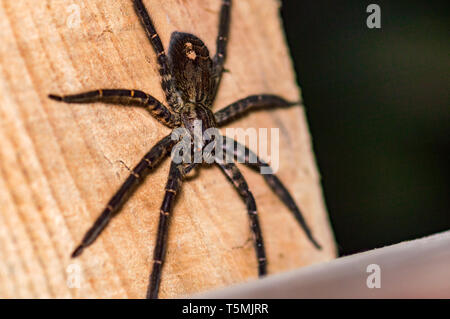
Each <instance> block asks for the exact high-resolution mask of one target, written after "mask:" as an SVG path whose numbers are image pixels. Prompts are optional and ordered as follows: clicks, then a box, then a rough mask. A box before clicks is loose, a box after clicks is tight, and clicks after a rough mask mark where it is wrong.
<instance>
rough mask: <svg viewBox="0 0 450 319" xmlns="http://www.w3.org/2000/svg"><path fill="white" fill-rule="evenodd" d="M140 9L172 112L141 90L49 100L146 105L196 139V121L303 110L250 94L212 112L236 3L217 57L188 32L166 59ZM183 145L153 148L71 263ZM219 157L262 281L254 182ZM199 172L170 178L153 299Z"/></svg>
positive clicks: (177, 169)
mask: <svg viewBox="0 0 450 319" xmlns="http://www.w3.org/2000/svg"><path fill="white" fill-rule="evenodd" d="M133 5H134V9H135V11H136V14H137V15H138V16H139V19H140V21H141V24H142V26H143V27H144V29H145V32H146V34H147V37H148V39H149V40H150V42H151V44H152V46H153V49H154V50H155V53H156V56H157V60H158V65H159V73H160V75H161V86H162V89H163V90H164V93H165V96H166V100H167V104H168V105H169V106H168V107H167V106H165V105H163V104H162V103H161V102H159V101H158V100H156V99H155V98H154V97H152V96H151V95H149V94H147V93H144V92H142V91H139V90H125V89H100V90H95V91H89V92H84V93H80V94H75V95H65V96H59V95H52V94H50V95H49V98H51V99H53V100H56V101H60V102H66V103H91V102H104V103H114V104H119V105H132V106H140V107H144V108H146V109H147V111H149V112H150V114H151V115H152V116H153V117H155V118H156V119H157V120H158V121H160V122H161V123H163V124H164V125H166V126H168V127H170V128H172V129H175V128H180V127H182V128H185V129H187V130H188V131H189V132H190V133H191V135H193V134H194V132H193V128H194V121H199V120H200V121H201V124H202V129H203V130H206V129H208V128H216V127H220V126H222V125H223V124H224V123H226V122H228V121H229V120H230V119H232V118H234V117H236V116H239V115H241V114H243V113H245V112H247V111H249V110H250V109H251V108H255V107H257V108H261V107H263V108H264V107H268V106H273V107H284V106H292V105H295V104H298V103H294V102H289V101H286V100H285V99H283V98H281V97H279V96H276V95H270V94H260V95H252V96H248V97H246V98H244V99H241V100H238V101H237V102H235V103H232V104H230V105H228V106H227V107H225V108H223V109H222V110H220V111H218V112H216V113H212V111H211V107H212V105H213V101H214V98H215V96H216V93H217V89H218V87H219V82H220V79H221V76H222V72H223V71H224V61H225V57H226V45H227V40H228V30H229V25H230V7H231V0H222V5H221V10H220V20H219V34H218V36H217V52H216V55H215V56H214V57H213V58H212V59H211V58H210V56H209V51H208V48H207V47H206V46H205V44H204V43H203V42H202V41H201V40H200V39H199V38H197V37H196V36H194V35H192V34H188V33H181V32H174V33H172V36H171V39H170V45H169V54H168V56H166V54H165V52H164V48H163V45H162V43H161V40H160V38H159V36H158V34H157V32H156V30H155V27H154V26H153V23H152V20H151V19H150V16H149V14H148V12H147V10H146V9H145V6H144V5H143V3H142V0H133ZM221 138H222V139H223V141H225V140H226V139H227V138H226V137H223V136H222V137H221ZM176 142H177V141H176V140H173V139H172V138H171V135H167V136H166V137H164V138H163V139H162V140H160V141H159V142H158V143H157V144H156V145H155V146H153V147H152V149H151V150H150V151H149V152H148V153H147V154H146V155H145V156H144V157H143V158H142V160H141V161H140V162H139V163H138V164H137V165H136V166H135V167H134V168H133V169H132V170H131V173H130V175H129V176H128V178H127V179H126V180H125V182H124V183H123V184H122V186H121V187H120V188H119V190H118V191H117V192H116V193H115V194H114V196H113V197H112V198H111V200H110V201H109V202H108V204H107V205H106V208H105V209H104V210H103V212H102V214H101V215H100V216H99V217H98V218H97V220H96V221H95V223H94V225H93V226H92V227H91V228H90V229H89V230H88V231H87V233H86V234H85V236H84V238H83V240H82V242H81V244H80V245H79V246H78V247H77V248H76V249H75V250H74V252H73V253H72V257H77V256H79V255H80V254H81V253H82V252H83V250H84V248H86V247H88V246H89V245H91V244H92V243H93V242H94V241H95V240H96V239H97V237H98V236H99V235H100V233H101V232H102V231H103V230H104V229H105V227H106V226H107V225H108V223H109V221H110V220H111V219H112V217H114V216H115V215H116V214H117V213H118V211H119V210H120V208H121V206H122V205H123V204H124V202H125V198H126V197H127V195H130V194H131V192H132V190H133V189H135V187H136V186H137V185H138V183H139V182H141V181H142V180H143V179H144V177H145V176H146V175H147V174H148V173H149V171H150V170H151V169H153V168H154V167H155V166H156V165H157V164H158V163H159V162H160V161H161V160H162V159H163V158H165V157H166V156H167V155H169V154H170V152H171V150H172V148H173V147H174V145H175V144H176ZM221 145H222V146H221V147H222V148H223V150H225V151H226V150H228V149H226V147H227V146H226V145H227V144H226V143H225V142H224V143H221ZM228 145H229V144H228ZM232 145H233V151H232V152H233V153H232V154H233V156H234V157H235V158H238V157H240V156H241V157H240V159H242V160H243V161H244V162H245V164H246V165H248V166H249V167H251V168H253V169H254V170H257V171H258V170H260V169H261V168H262V167H266V168H267V167H269V166H268V164H267V163H265V162H264V161H263V160H261V159H259V158H258V157H257V156H256V154H254V153H253V152H252V151H250V150H249V149H248V148H247V147H245V146H244V145H242V144H240V143H238V142H237V141H234V140H233V141H232ZM239 147H240V148H241V149H243V150H245V152H244V154H240V153H239V152H238V151H237V149H238V148H239ZM249 158H256V161H250V160H249ZM214 159H215V163H216V164H217V165H218V166H219V167H220V168H221V169H222V171H223V172H224V173H225V176H226V177H227V178H228V180H229V181H230V182H231V184H232V185H233V186H234V187H235V189H236V190H237V191H238V193H239V195H240V196H241V197H242V198H243V200H244V201H245V203H246V205H247V210H248V216H249V218H250V227H251V230H252V232H253V235H254V243H255V249H256V255H257V260H258V273H259V276H263V275H265V274H266V266H267V263H266V253H265V250H264V243H263V238H262V234H261V228H260V226H259V221H258V215H257V211H256V203H255V199H254V198H253V195H252V193H251V192H250V190H249V189H248V185H247V182H246V181H245V179H244V177H243V176H242V174H241V172H240V170H239V169H238V167H237V166H236V164H234V163H233V162H231V163H230V162H224V161H222V160H220V159H219V158H218V157H217V155H216V157H215V158H214ZM196 166H197V164H187V163H175V161H172V162H171V165H170V172H169V177H168V181H167V184H166V187H165V190H166V191H165V195H164V199H163V202H162V205H161V214H160V218H159V226H158V233H157V237H156V246H155V249H154V253H153V270H152V273H151V275H150V283H149V286H148V289H147V298H157V297H158V290H159V285H160V280H161V270H162V266H163V263H164V257H165V253H166V246H167V233H168V225H169V217H170V213H171V212H172V208H173V202H174V200H175V196H176V194H177V192H178V190H179V188H180V186H181V182H182V179H183V177H185V176H186V174H187V173H188V172H189V171H190V170H192V169H193V168H195V167H196ZM263 176H264V179H265V180H266V182H267V184H268V185H269V187H270V188H271V189H272V190H273V191H274V192H275V194H276V195H277V196H278V197H279V198H280V199H281V200H282V201H283V203H284V204H286V205H287V206H288V208H289V209H290V211H291V212H292V213H293V215H294V216H295V218H296V220H297V221H298V223H299V224H300V226H301V227H302V228H303V230H304V231H305V233H306V235H307V236H308V238H309V240H310V241H311V242H312V243H313V244H314V246H315V247H317V248H318V249H320V246H319V244H318V243H317V241H316V240H315V239H314V238H313V236H312V233H311V231H310V229H309V227H308V226H307V225H306V223H305V220H304V218H303V217H302V214H301V213H300V210H299V209H298V207H297V205H296V204H295V202H294V200H293V198H292V196H291V195H290V194H289V192H288V191H287V189H286V188H285V187H284V185H283V184H282V183H281V181H280V180H279V179H278V178H277V177H276V176H275V175H273V174H263Z"/></svg>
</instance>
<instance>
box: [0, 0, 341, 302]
mask: <svg viewBox="0 0 450 319" xmlns="http://www.w3.org/2000/svg"><path fill="white" fill-rule="evenodd" d="M144 2H145V4H146V6H147V8H148V10H149V13H150V14H151V16H152V18H153V20H154V22H155V25H156V28H157V30H158V32H159V34H160V36H161V39H162V41H163V43H164V45H165V47H166V48H167V46H168V41H169V38H170V34H171V32H173V31H175V30H179V31H185V32H191V33H194V34H196V35H197V36H199V37H200V38H201V39H202V40H203V41H204V42H205V43H206V45H207V46H208V47H209V48H210V51H211V54H213V53H214V50H215V37H216V35H217V23H218V11H219V5H220V1H219V0H214V1H212V0H195V1H182V0H166V1H156V0H153V1H152V0H146V1H144ZM262 2H264V5H262ZM278 6H279V3H278V2H277V1H275V0H239V1H234V4H233V8H232V24H231V31H230V41H229V46H228V48H229V49H228V52H229V55H228V58H227V62H226V65H225V67H226V68H227V69H228V70H229V72H228V73H225V75H224V78H223V81H222V83H221V88H220V90H219V95H218V97H217V99H216V103H215V106H214V110H218V109H220V108H222V107H224V106H225V105H227V104H229V103H231V102H234V101H235V100H237V99H239V98H243V97H245V96H247V95H250V94H257V93H273V94H279V95H282V96H284V97H286V98H288V99H291V100H296V99H298V97H299V89H298V87H297V86H296V84H295V78H294V73H293V68H292V64H291V60H290V58H289V53H288V49H287V48H286V45H285V41H284V38H283V33H282V29H281V23H280V19H279V15H278ZM77 9H79V13H80V19H81V20H80V22H81V23H80V24H77V23H76V22H77V20H76V12H77ZM0 43H1V46H0V297H2V298H35V297H40V298H54V297H58V298H142V297H144V296H145V291H146V286H147V282H148V275H149V272H150V266H151V260H152V251H153V245H154V241H155V233H156V226H157V222H158V217H159V206H160V204H161V200H162V196H163V188H164V185H165V180H166V178H167V174H168V164H169V161H168V160H166V161H165V162H164V163H163V165H161V166H160V167H159V168H158V169H157V170H156V171H155V172H154V173H153V174H152V175H150V176H149V178H147V179H146V181H145V182H144V183H143V185H142V186H141V187H140V188H139V189H138V190H137V192H136V193H135V194H134V195H133V197H132V198H131V199H130V200H129V201H128V203H127V204H126V205H125V206H124V208H123V210H122V212H121V214H120V215H119V216H118V217H117V218H115V219H114V220H113V221H112V223H111V224H110V225H109V227H108V228H107V229H106V231H105V232H104V233H103V234H102V235H101V237H100V238H99V240H98V241H97V242H96V243H95V244H94V245H92V246H91V247H89V248H88V249H87V250H86V252H85V253H84V254H83V255H82V256H81V257H80V258H78V259H75V260H72V259H70V258H69V256H70V253H71V251H72V250H73V248H74V247H75V246H76V244H78V243H79V241H80V240H81V238H82V236H83V235H84V233H85V231H86V230H87V229H88V227H89V226H90V225H91V224H92V222H93V221H94V219H95V218H96V217H97V216H98V214H99V213H100V212H101V210H102V209H103V207H104V205H105V204H106V202H107V201H108V200H109V198H110V197H111V195H112V194H113V193H114V191H115V190H116V189H117V188H118V187H119V186H120V184H121V183H122V182H123V181H124V180H125V178H126V177H127V175H128V167H132V166H133V165H134V164H135V163H137V162H138V161H139V160H140V158H141V157H142V156H143V155H144V154H145V153H146V152H147V151H148V150H149V149H150V147H151V146H152V145H153V144H155V143H156V141H157V140H158V139H159V138H161V137H163V136H164V135H165V134H167V133H168V132H169V130H168V129H167V128H165V127H163V126H162V125H161V124H160V123H158V122H157V121H156V120H154V119H153V118H151V117H150V116H149V115H148V114H147V113H146V112H145V110H140V109H135V108H123V107H119V106H111V105H109V106H108V105H103V104H92V105H91V104H88V105H86V104H84V105H81V104H79V105H78V104H73V105H68V104H62V103H56V102H54V101H51V100H49V99H48V98H47V94H49V93H55V94H67V93H78V92H81V91H85V90H91V89H96V88H130V89H133V88H135V89H141V90H143V91H145V92H148V93H150V94H152V95H154V96H155V97H156V98H158V99H159V100H161V101H164V95H163V92H162V90H161V87H160V82H159V76H158V71H157V65H156V60H155V55H154V52H153V50H152V48H151V46H150V44H149V43H148V42H147V39H146V37H145V34H144V31H143V30H142V28H141V26H140V24H139V22H138V19H137V17H136V16H135V14H134V11H133V8H132V5H131V1H127V0H120V1H104V0H78V1H71V0H46V1H34V0H16V1H0ZM305 45H306V44H305ZM229 126H230V127H241V128H244V129H245V128H249V127H255V128H272V127H274V128H279V129H280V169H279V172H278V176H279V177H280V179H281V180H282V181H283V182H285V183H286V185H287V187H288V189H289V190H290V191H291V192H292V194H293V196H294V198H295V200H296V202H297V203H298V204H299V205H300V207H301V209H302V211H303V213H304V215H305V216H306V219H307V222H308V223H309V224H310V226H311V228H312V230H313V233H314V234H315V236H316V238H318V240H319V242H320V243H321V244H322V245H323V246H324V249H323V250H322V251H318V250H315V249H314V247H313V246H312V244H311V243H310V242H309V241H308V240H307V238H306V236H305V234H304V233H303V231H302V230H301V229H300V227H299V226H298V225H297V224H296V222H295V220H294V218H293V216H292V215H291V214H290V212H289V211H288V209H287V208H286V207H284V206H283V204H282V203H281V202H280V201H279V200H278V198H276V197H275V195H273V194H272V193H271V191H270V190H269V188H268V187H267V185H266V184H265V183H264V182H263V178H262V177H261V176H258V174H256V173H254V172H252V171H250V170H248V169H246V168H243V167H242V165H241V166H240V167H242V170H243V173H244V174H245V176H246V178H247V180H248V183H249V185H250V188H251V190H252V192H253V194H254V195H255V199H256V202H257V205H258V209H259V212H260V218H261V224H262V230H263V233H264V236H265V244H266V249H267V255H268V262H269V263H268V270H269V273H275V272H280V271H283V270H288V269H293V268H297V267H301V266H305V265H309V264H312V263H317V262H321V261H326V260H329V259H332V258H334V256H335V246H334V240H333V236H332V232H331V230H330V227H329V222H328V218H327V214H326V210H325V207H324V204H323V199H322V194H321V187H320V176H319V174H318V172H317V169H316V166H315V162H314V157H313V153H312V148H311V141H310V136H309V133H308V128H307V124H306V119H305V114H304V111H303V109H302V108H300V107H294V108H290V109H280V110H276V111H270V112H255V113H252V114H249V115H248V116H246V117H244V118H242V119H240V120H239V121H236V122H233V123H231V124H230V125H229ZM250 238H251V233H250V229H249V226H248V219H247V213H246V209H245V205H244V203H243V202H242V201H241V200H240V198H239V196H238V195H237V193H236V192H235V190H234V189H233V188H232V187H231V186H230V185H229V184H228V183H227V181H226V178H225V177H224V176H223V174H222V173H221V172H220V171H219V169H218V168H217V167H210V168H205V169H202V170H200V172H199V173H198V174H197V177H196V178H195V179H192V180H189V181H187V182H186V183H184V184H183V190H182V192H181V194H180V198H179V200H178V201H177V203H176V206H175V212H174V216H173V219H172V222H171V229H170V233H169V249H168V254H167V259H166V264H165V267H164V270H163V277H162V284H161V290H160V297H162V298H164V297H166V298H168V297H176V296H184V295H189V294H191V293H194V292H199V291H206V290H209V289H213V288H215V287H223V286H226V285H230V284H233V283H237V282H242V281H246V280H249V279H253V278H256V276H257V265H256V260H255V252H254V249H253V245H252V243H251V240H250ZM71 265H78V266H79V269H80V270H81V285H80V288H69V286H68V285H67V281H68V280H69V281H70V279H71V278H72V277H71V276H72V274H73V273H70V270H71V269H73V266H72V267H71Z"/></svg>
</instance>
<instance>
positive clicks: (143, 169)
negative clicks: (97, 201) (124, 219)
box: [72, 135, 175, 258]
mask: <svg viewBox="0 0 450 319" xmlns="http://www.w3.org/2000/svg"><path fill="white" fill-rule="evenodd" d="M173 144H175V141H172V139H171V136H170V135H168V136H166V137H165V138H163V139H162V140H161V141H159V142H158V143H157V144H156V145H155V146H153V148H152V149H151V150H150V151H149V152H148V153H147V154H146V155H145V156H144V157H143V158H142V160H141V161H140V162H139V163H138V164H137V165H136V166H135V167H134V168H133V170H132V171H131V174H130V175H129V176H128V178H127V179H126V180H125V182H124V183H123V184H122V186H121V187H120V188H119V190H118V191H117V192H116V193H115V194H114V196H113V197H112V198H111V199H110V201H109V202H108V205H106V208H105V209H104V210H103V212H102V214H101V215H100V216H99V217H98V218H97V220H96V221H95V223H94V224H93V225H92V227H91V228H90V229H89V230H88V231H87V232H86V234H85V235H84V237H83V240H82V241H81V244H80V245H79V246H78V247H77V248H76V249H75V250H74V252H73V253H72V258H74V257H77V256H79V255H81V253H82V252H83V250H84V249H85V248H86V247H88V246H90V245H92V244H93V243H94V241H95V240H96V239H97V238H98V236H99V235H100V234H101V233H102V231H103V230H104V229H105V227H106V226H107V225H108V223H109V222H110V221H111V219H112V218H113V217H114V216H115V215H116V214H117V213H118V210H119V208H120V207H121V205H122V204H123V203H124V199H125V197H126V195H129V194H130V193H131V191H132V190H133V189H134V187H135V186H137V184H138V183H139V182H140V181H142V180H143V179H144V177H145V176H146V174H147V173H148V172H149V169H151V168H153V167H155V166H156V164H158V163H159V162H160V161H161V159H162V158H163V157H165V156H166V155H167V154H168V152H169V150H170V149H171V147H172V146H173Z"/></svg>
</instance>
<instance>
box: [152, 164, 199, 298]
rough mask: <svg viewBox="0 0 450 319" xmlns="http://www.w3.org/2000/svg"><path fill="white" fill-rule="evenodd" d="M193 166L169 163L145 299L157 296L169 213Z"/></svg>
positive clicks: (164, 254)
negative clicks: (184, 178)
mask: <svg viewBox="0 0 450 319" xmlns="http://www.w3.org/2000/svg"><path fill="white" fill-rule="evenodd" d="M194 166H195V164H194V165H189V166H187V167H186V168H184V166H183V164H177V163H175V162H173V161H172V162H171V163H170V171H169V178H168V180H167V184H166V192H165V195H164V199H163V202H162V205H161V210H160V216H159V224H158V233H157V235H156V244H155V250H154V251H153V269H152V273H151V275H150V283H149V286H148V288H147V299H156V298H158V291H159V285H160V283H161V271H162V267H163V264H164V259H165V256H166V249H167V234H168V232H169V219H170V215H171V213H172V209H173V204H174V202H175V198H176V195H177V193H178V191H179V189H180V186H181V183H182V179H183V177H184V175H186V174H187V173H188V171H190V170H191V169H192V168H193V167H194Z"/></svg>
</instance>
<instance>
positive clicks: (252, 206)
mask: <svg viewBox="0 0 450 319" xmlns="http://www.w3.org/2000/svg"><path fill="white" fill-rule="evenodd" d="M216 163H217V165H218V166H219V167H220V168H221V169H222V171H223V173H224V174H225V176H226V177H227V178H228V180H229V181H230V182H231V184H233V186H234V188H235V189H236V190H237V191H238V193H239V195H240V196H241V197H242V199H243V200H244V201H245V203H246V205H247V211H248V217H249V218H250V228H251V230H252V232H253V236H254V241H255V249H256V257H257V260H258V275H259V276H260V277H262V276H264V275H265V274H266V273H267V260H266V251H265V249H264V241H263V236H262V232H261V226H260V225H259V218H258V212H257V210H256V202H255V198H254V197H253V194H252V193H251V192H250V190H249V188H248V185H247V182H246V181H245V179H244V176H243V175H242V173H241V171H240V170H239V168H238V167H237V166H236V164H234V163H222V161H221V160H217V161H216Z"/></svg>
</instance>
